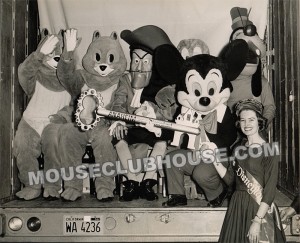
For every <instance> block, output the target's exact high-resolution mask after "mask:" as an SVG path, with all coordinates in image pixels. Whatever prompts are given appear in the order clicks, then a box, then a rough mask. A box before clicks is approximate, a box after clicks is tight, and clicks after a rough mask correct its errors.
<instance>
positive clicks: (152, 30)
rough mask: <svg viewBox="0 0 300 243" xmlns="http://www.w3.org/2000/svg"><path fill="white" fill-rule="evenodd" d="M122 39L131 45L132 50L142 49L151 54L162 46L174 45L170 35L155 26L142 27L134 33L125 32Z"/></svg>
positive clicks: (122, 33)
mask: <svg viewBox="0 0 300 243" xmlns="http://www.w3.org/2000/svg"><path fill="white" fill-rule="evenodd" d="M121 38H122V39H123V40H124V41H126V42H127V43H128V44H129V46H130V49H142V50H144V51H146V52H149V53H150V54H153V52H154V50H155V49H156V48H157V47H159V46H161V45H164V44H169V45H173V44H172V42H171V41H170V39H169V37H168V35H167V34H166V33H165V32H164V31H163V30H162V29H161V28H159V27H157V26H155V25H146V26H142V27H140V28H138V29H136V30H134V31H130V30H123V31H122V32H121Z"/></svg>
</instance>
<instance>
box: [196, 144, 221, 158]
mask: <svg viewBox="0 0 300 243" xmlns="http://www.w3.org/2000/svg"><path fill="white" fill-rule="evenodd" d="M217 149H218V147H217V145H216V144H215V143H212V142H203V143H202V144H201V147H200V151H201V159H202V160H203V161H207V162H211V163H212V162H216V152H217V151H216V150H217Z"/></svg>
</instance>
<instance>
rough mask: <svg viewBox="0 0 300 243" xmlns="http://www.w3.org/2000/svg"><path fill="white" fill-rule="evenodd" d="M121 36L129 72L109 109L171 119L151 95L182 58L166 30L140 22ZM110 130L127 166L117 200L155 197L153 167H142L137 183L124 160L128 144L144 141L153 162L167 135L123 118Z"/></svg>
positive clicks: (175, 70)
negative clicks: (127, 50) (128, 123)
mask: <svg viewBox="0 0 300 243" xmlns="http://www.w3.org/2000/svg"><path fill="white" fill-rule="evenodd" d="M121 38H122V39H123V40H125V41H126V42H127V43H128V44H129V46H130V56H131V64H130V73H129V74H126V75H124V76H123V77H122V78H121V80H120V83H119V87H118V90H117V91H116V94H115V100H114V103H113V106H112V110H114V111H118V112H126V113H130V114H136V115H141V116H147V117H151V118H155V119H160V120H167V119H172V115H171V113H170V112H169V111H167V110H164V111H163V110H162V109H159V107H158V106H157V104H156V101H155V95H156V94H157V92H158V91H159V90H161V89H162V88H163V87H165V86H167V85H170V84H174V83H175V82H176V80H177V77H178V76H177V74H178V69H179V67H180V63H181V61H182V57H181V55H180V53H179V52H178V50H177V49H176V48H175V47H174V45H173V44H172V43H171V41H170V39H169V37H168V36H167V34H166V33H165V32H164V31H163V30H162V29H161V28H159V27H157V26H154V25H146V26H142V27H140V28H138V29H136V30H134V31H130V30H124V31H122V32H121ZM110 130H111V132H112V135H113V136H114V139H113V141H112V142H113V144H114V146H115V147H116V150H117V153H118V156H119V158H120V161H121V163H122V165H123V167H124V168H126V169H127V178H128V180H127V181H125V182H123V184H124V186H125V190H124V193H123V197H122V198H121V200H124V201H131V200H133V199H137V198H139V197H141V198H145V199H146V200H149V201H151V200H155V199H157V198H158V197H157V195H156V194H155V193H154V191H153V189H152V187H153V186H154V185H156V184H157V181H156V180H155V179H154V178H155V174H156V170H152V171H145V175H144V177H143V181H142V182H140V184H139V182H138V180H139V179H138V177H137V174H135V173H133V172H131V171H130V170H129V168H128V161H132V158H133V156H132V153H131V151H130V150H129V147H128V145H132V144H147V145H149V146H151V147H153V149H152V152H151V157H152V158H154V160H155V163H157V160H156V157H157V156H162V157H164V155H165V152H166V148H167V142H166V141H167V140H169V139H170V138H171V137H170V136H168V134H166V135H164V136H161V131H160V129H158V128H154V127H153V126H151V124H148V125H146V127H140V126H133V127H129V128H128V127H126V124H125V122H121V121H116V122H115V123H113V124H112V126H111V128H110ZM144 149H145V148H144ZM147 150H148V149H146V152H147Z"/></svg>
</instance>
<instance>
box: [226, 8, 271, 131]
mask: <svg viewBox="0 0 300 243" xmlns="http://www.w3.org/2000/svg"><path fill="white" fill-rule="evenodd" d="M249 13H250V12H249ZM249 13H248V11H247V9H246V8H239V7H234V8H232V9H231V11H230V15H231V18H232V25H231V28H232V30H233V31H232V33H231V36H230V41H233V40H237V39H240V40H244V41H246V42H247V45H248V49H246V52H247V55H246V64H245V67H244V68H243V70H242V71H241V73H240V75H239V76H238V77H237V78H236V79H235V80H232V81H231V84H232V86H233V91H232V92H231V95H230V97H229V99H228V103H227V105H228V106H229V108H230V109H231V110H233V107H234V105H235V104H236V103H237V102H238V101H240V100H242V99H246V98H247V99H250V98H254V99H256V100H257V101H259V102H261V103H262V104H263V107H264V109H263V117H265V118H266V119H267V120H268V123H267V124H268V125H269V124H270V123H271V121H272V120H273V118H274V116H275V109H276V107H275V102H274V97H273V93H272V90H271V87H270V85H269V82H268V81H267V79H265V78H264V77H262V75H261V72H262V70H261V59H262V58H264V57H265V56H266V45H265V44H264V42H263V40H262V39H260V38H259V36H258V34H257V32H256V27H255V25H254V24H253V23H252V21H250V20H249V18H248V15H249Z"/></svg>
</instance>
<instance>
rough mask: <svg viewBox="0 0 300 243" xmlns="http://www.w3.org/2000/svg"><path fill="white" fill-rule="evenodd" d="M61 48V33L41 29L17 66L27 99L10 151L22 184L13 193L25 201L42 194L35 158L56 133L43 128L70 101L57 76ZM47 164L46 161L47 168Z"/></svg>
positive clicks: (45, 127) (40, 178)
mask: <svg viewBox="0 0 300 243" xmlns="http://www.w3.org/2000/svg"><path fill="white" fill-rule="evenodd" d="M62 47H63V42H62V35H61V33H59V34H58V35H48V31H47V30H46V29H45V30H43V31H42V40H41V42H40V44H39V46H38V48H37V50H36V51H35V52H33V53H32V54H30V55H29V56H28V57H27V58H26V59H25V61H24V62H23V63H21V64H20V66H19V69H18V76H19V82H20V84H21V86H22V88H23V90H24V92H25V94H26V95H27V96H28V98H29V103H28V105H27V108H26V110H25V111H24V113H23V117H22V119H21V121H20V123H19V125H18V129H17V132H16V136H15V139H14V150H13V151H14V155H15V157H16V160H17V166H18V169H19V179H20V181H21V183H23V184H24V185H25V187H24V188H23V189H22V190H21V191H19V192H18V193H17V194H16V195H17V196H18V197H19V198H23V199H25V200H30V199H34V198H36V197H38V196H39V195H40V193H41V183H42V182H43V181H42V179H43V178H42V177H39V175H38V170H39V165H38V160H37V158H38V157H39V156H40V154H41V152H42V144H51V140H52V139H53V136H56V132H54V134H53V136H52V135H51V134H49V133H48V132H45V131H47V125H48V124H49V123H50V122H51V116H52V115H54V114H56V113H57V112H58V111H59V110H60V109H62V108H63V107H65V106H67V105H69V103H70V100H71V96H70V95H69V93H68V92H67V91H66V90H65V88H64V86H62V85H61V83H60V82H59V80H58V78H57V75H56V67H57V63H58V61H59V59H60V55H61V53H62ZM42 141H43V142H42ZM47 149H48V150H44V149H43V153H44V155H45V156H46V157H47V158H46V157H45V161H46V162H48V160H46V159H48V151H49V152H50V150H51V148H50V147H49V148H47ZM50 153H52V151H51V152H50ZM48 165H49V164H48V163H46V164H45V166H46V168H47V166H48ZM29 173H31V175H34V176H36V175H38V178H39V181H33V180H31V181H30V176H29ZM32 178H33V177H32Z"/></svg>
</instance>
